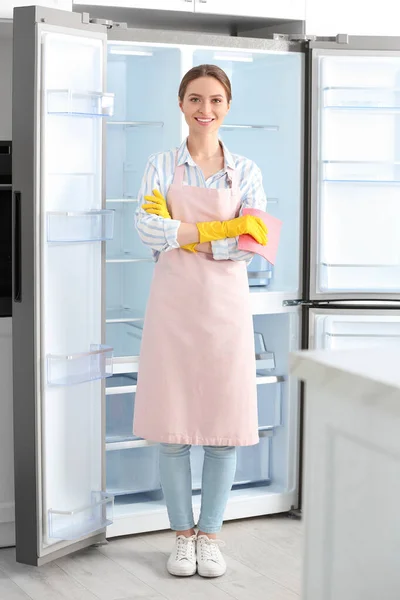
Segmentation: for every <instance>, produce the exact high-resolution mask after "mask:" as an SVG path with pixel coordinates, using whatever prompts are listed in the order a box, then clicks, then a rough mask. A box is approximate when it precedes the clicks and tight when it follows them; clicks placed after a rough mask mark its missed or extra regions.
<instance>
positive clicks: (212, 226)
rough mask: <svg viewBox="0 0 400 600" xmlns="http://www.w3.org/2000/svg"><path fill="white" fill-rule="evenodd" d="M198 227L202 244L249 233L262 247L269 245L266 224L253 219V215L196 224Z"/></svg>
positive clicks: (258, 219) (255, 218)
mask: <svg viewBox="0 0 400 600" xmlns="http://www.w3.org/2000/svg"><path fill="white" fill-rule="evenodd" d="M196 225H197V229H198V230H199V234H200V244H202V243H203V242H212V241H214V240H224V239H226V238H234V237H237V236H238V235H243V234H244V233H248V234H249V235H251V236H252V237H253V238H254V239H255V240H256V242H257V243H258V244H261V246H266V245H267V241H268V236H267V233H268V231H267V228H266V226H265V223H264V222H263V221H262V219H260V218H259V217H253V215H244V216H242V217H237V218H236V219H231V220H230V221H210V222H205V223H196Z"/></svg>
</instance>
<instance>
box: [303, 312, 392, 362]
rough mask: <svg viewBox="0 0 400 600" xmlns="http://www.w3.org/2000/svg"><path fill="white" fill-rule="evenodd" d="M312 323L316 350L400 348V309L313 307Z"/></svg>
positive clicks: (311, 313) (312, 337)
mask: <svg viewBox="0 0 400 600" xmlns="http://www.w3.org/2000/svg"><path fill="white" fill-rule="evenodd" d="M309 322H310V325H309V347H310V349H313V350H314V349H315V350H353V349H358V348H374V347H381V348H393V350H394V351H396V350H397V351H398V350H399V349H400V311H399V310H363V309H362V310H360V309H329V308H328V309H322V308H321V309H311V310H310V321H309Z"/></svg>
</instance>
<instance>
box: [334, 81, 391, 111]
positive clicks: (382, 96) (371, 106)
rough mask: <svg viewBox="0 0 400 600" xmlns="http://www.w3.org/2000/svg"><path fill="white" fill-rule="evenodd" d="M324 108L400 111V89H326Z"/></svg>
mask: <svg viewBox="0 0 400 600" xmlns="http://www.w3.org/2000/svg"><path fill="white" fill-rule="evenodd" d="M322 92H323V106H324V108H332V109H339V110H340V109H343V110H378V111H382V110H383V111H384V110H386V109H389V110H393V109H394V110H400V89H399V88H390V87H386V88H385V87H333V86H332V87H326V88H324V89H323V90H322Z"/></svg>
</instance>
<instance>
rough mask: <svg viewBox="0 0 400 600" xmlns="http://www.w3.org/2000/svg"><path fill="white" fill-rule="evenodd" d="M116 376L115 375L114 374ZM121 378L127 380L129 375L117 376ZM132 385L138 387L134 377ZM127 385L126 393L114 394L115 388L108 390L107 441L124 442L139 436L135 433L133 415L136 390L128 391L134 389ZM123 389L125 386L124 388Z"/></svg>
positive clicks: (119, 389) (119, 390)
mask: <svg viewBox="0 0 400 600" xmlns="http://www.w3.org/2000/svg"><path fill="white" fill-rule="evenodd" d="M114 377H115V376H114ZM117 378H119V379H124V380H127V379H129V378H128V377H127V376H125V377H124V376H119V377H118V376H117ZM113 379H114V378H113ZM131 381H132V382H134V383H132V387H134V388H136V381H135V380H134V379H133V378H132V380H131ZM132 387H131V386H127V388H126V389H127V392H126V393H120V392H121V388H115V389H117V390H118V393H117V394H113V393H112V391H113V388H109V389H107V390H106V394H107V395H106V442H107V443H112V442H122V441H127V440H135V439H137V436H135V435H134V434H133V415H134V410H135V392H134V391H128V390H131V389H132ZM122 389H123V388H122Z"/></svg>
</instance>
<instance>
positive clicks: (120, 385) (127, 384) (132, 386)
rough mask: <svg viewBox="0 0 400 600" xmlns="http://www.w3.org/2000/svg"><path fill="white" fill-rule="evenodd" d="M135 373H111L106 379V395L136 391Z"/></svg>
mask: <svg viewBox="0 0 400 600" xmlns="http://www.w3.org/2000/svg"><path fill="white" fill-rule="evenodd" d="M136 387H137V373H129V374H128V373H127V374H124V375H113V376H112V377H110V378H108V379H107V383H106V395H107V396H108V395H110V396H115V395H117V394H127V393H132V392H136Z"/></svg>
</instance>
